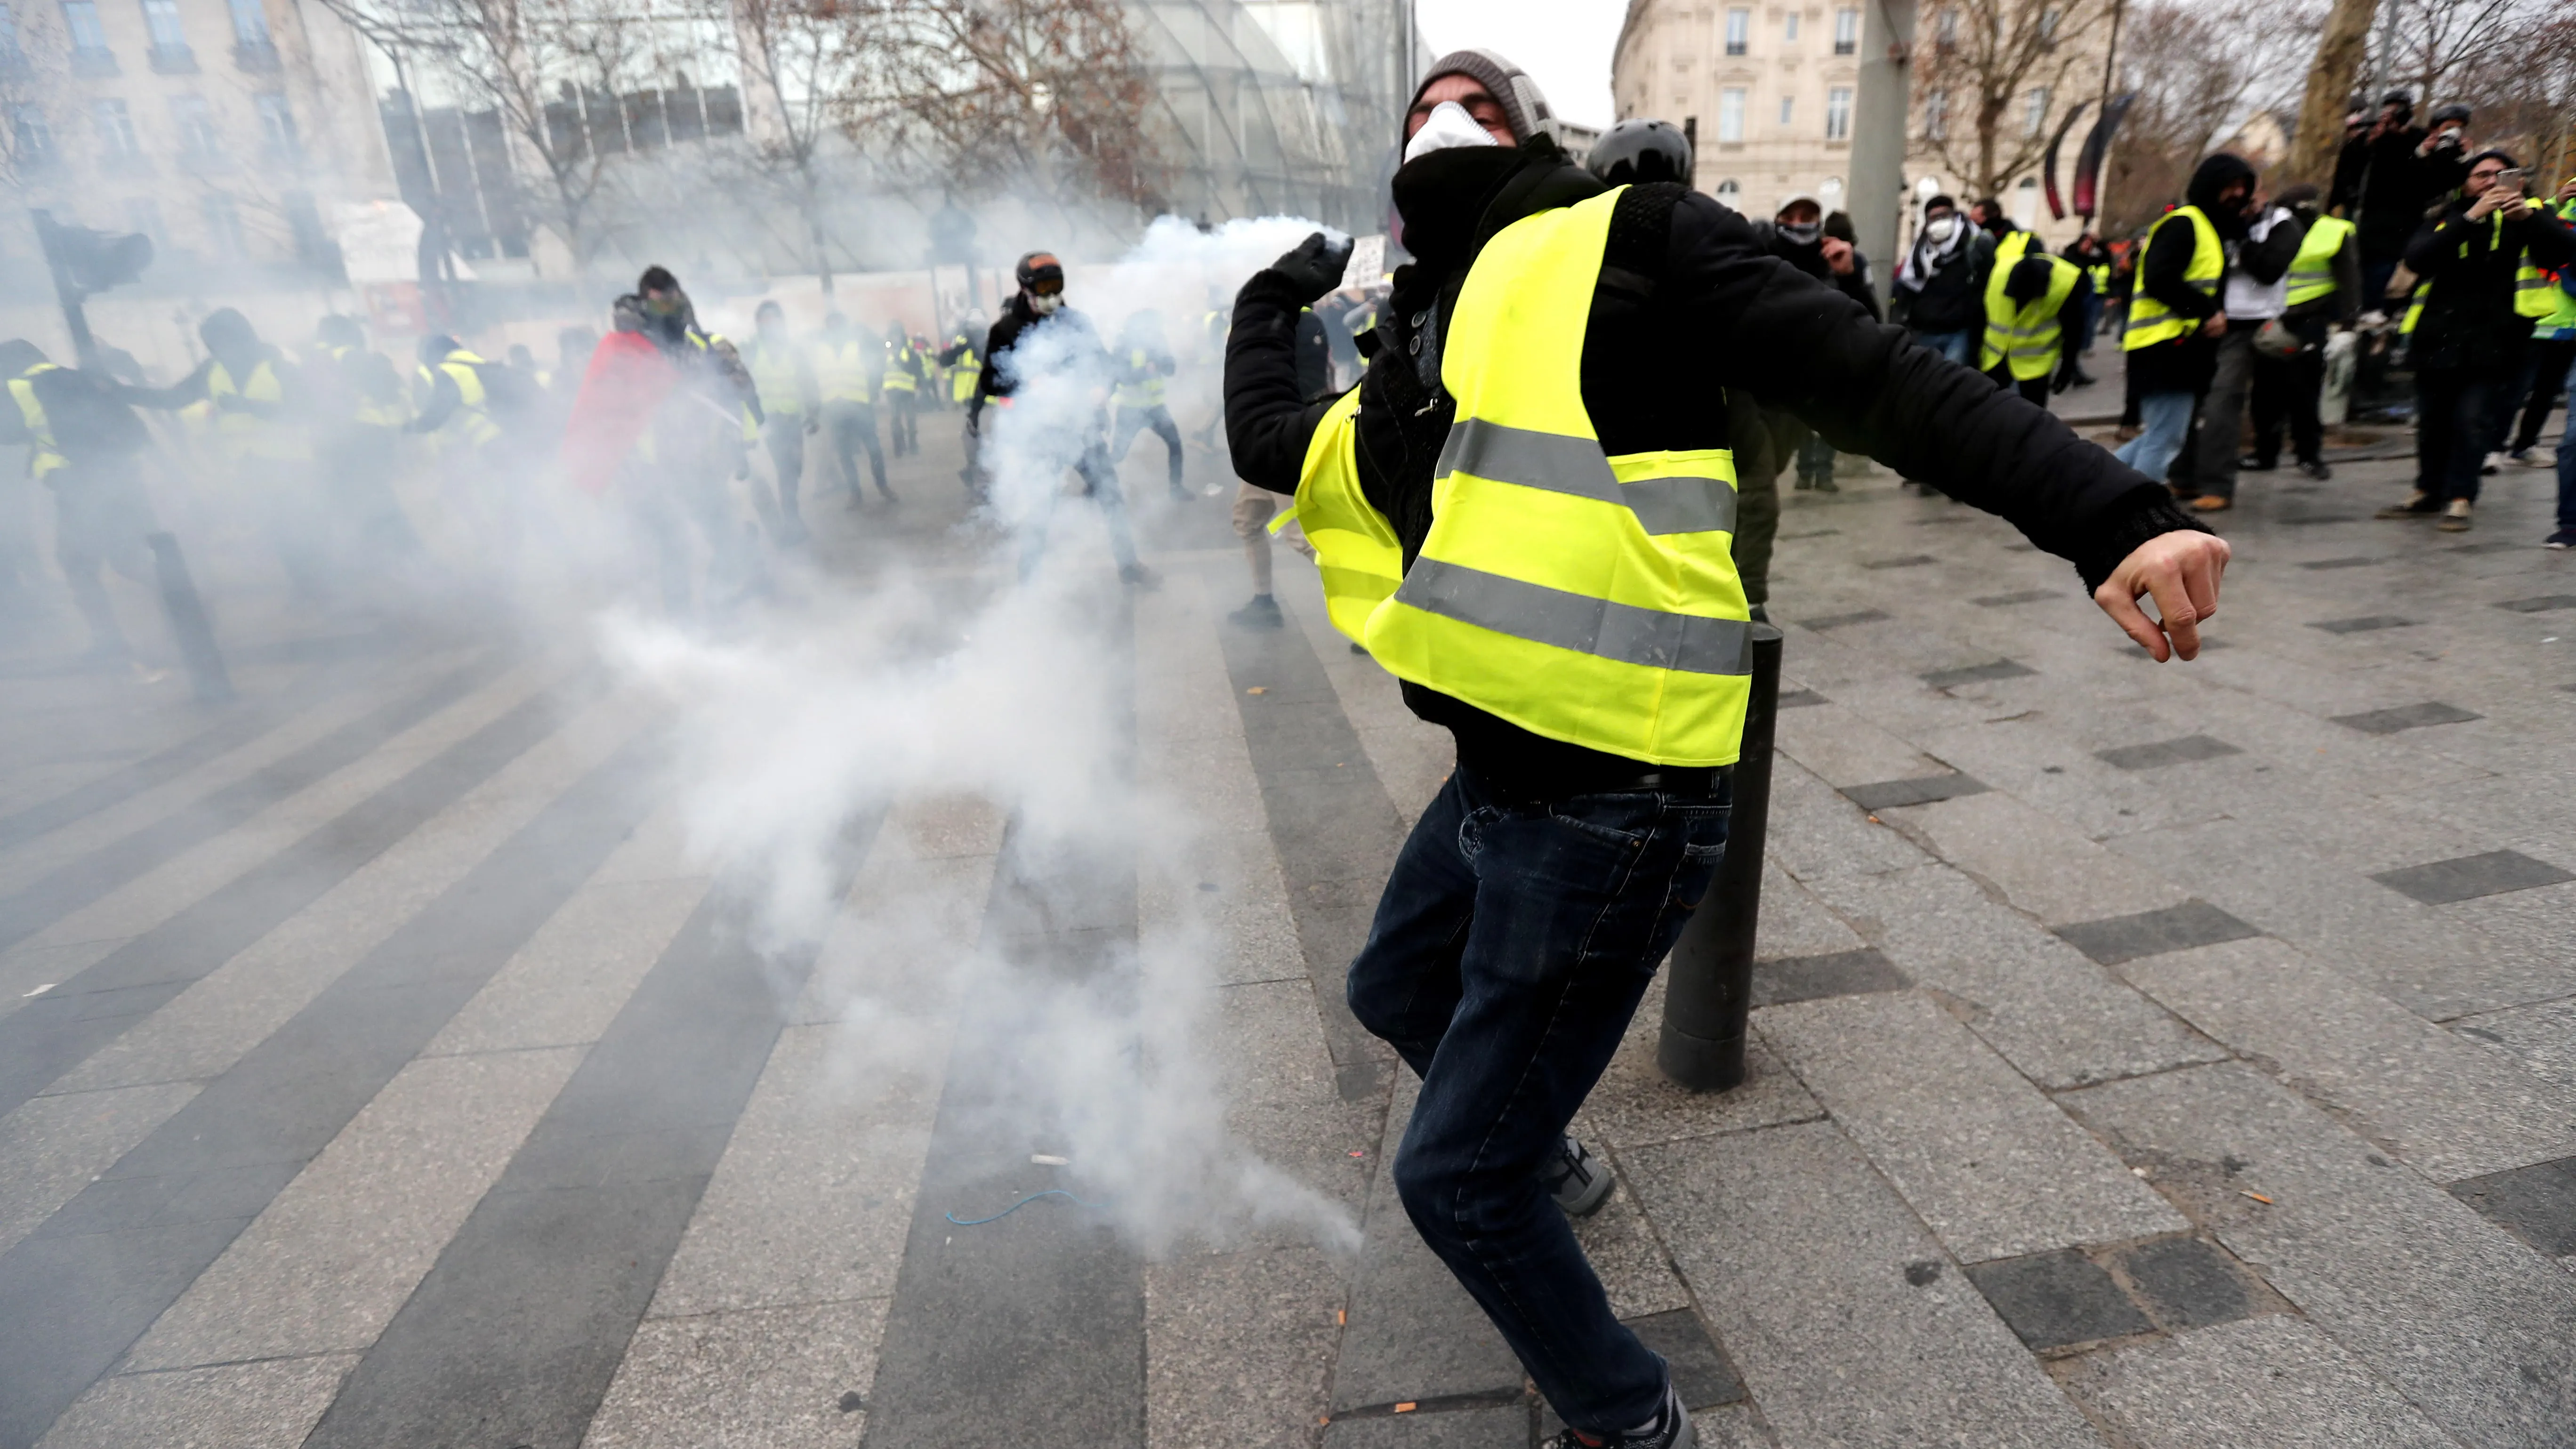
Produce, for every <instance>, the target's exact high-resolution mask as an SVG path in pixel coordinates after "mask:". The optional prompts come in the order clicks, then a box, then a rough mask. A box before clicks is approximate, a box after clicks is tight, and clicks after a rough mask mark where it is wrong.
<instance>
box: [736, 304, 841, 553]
mask: <svg viewBox="0 0 2576 1449" xmlns="http://www.w3.org/2000/svg"><path fill="white" fill-rule="evenodd" d="M742 361H743V365H744V366H745V367H748V368H750V369H751V381H752V386H753V387H755V388H756V389H758V390H759V393H760V407H761V412H762V413H763V414H764V415H765V417H766V419H767V421H765V422H763V423H762V424H761V427H760V437H761V442H762V443H763V444H764V445H766V446H767V448H768V449H769V463H770V467H771V468H772V469H773V470H774V471H775V472H776V473H777V475H778V525H779V539H778V541H779V542H780V543H781V544H796V543H802V542H804V540H805V539H806V538H807V536H808V533H807V530H806V527H805V517H804V515H803V514H802V513H800V512H798V511H797V507H796V490H797V485H798V484H799V483H800V482H801V481H802V480H803V479H804V477H805V435H806V434H808V433H811V432H814V431H816V430H817V429H819V428H821V427H822V425H823V424H822V411H823V399H822V394H821V392H820V391H819V390H818V389H817V388H816V386H815V382H814V359H813V356H812V354H811V353H810V351H809V350H808V349H807V348H805V347H803V346H802V345H800V344H799V343H798V342H797V341H796V339H795V338H794V337H792V336H790V335H789V333H788V331H787V313H786V310H785V309H783V308H781V307H780V306H779V305H778V304H777V303H776V302H763V303H761V304H760V307H759V309H758V310H757V311H755V312H753V313H752V337H751V345H750V346H749V347H746V348H744V349H743V353H742Z"/></svg>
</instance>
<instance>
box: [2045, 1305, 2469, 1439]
mask: <svg viewBox="0 0 2576 1449" xmlns="http://www.w3.org/2000/svg"><path fill="white" fill-rule="evenodd" d="M2066 1389H2067V1392H2068V1393H2070V1394H2073V1395H2074V1396H2075V1398H2076V1400H2077V1401H2078V1402H2080V1403H2082V1404H2083V1405H2084V1406H2085V1407H2086V1408H2087V1409H2089V1410H2091V1411H2092V1412H2093V1413H2094V1414H2095V1415H2096V1416H2097V1417H2099V1418H2100V1419H2102V1420H2103V1421H2104V1422H2106V1423H2108V1424H2110V1425H2111V1426H2113V1427H2114V1428H2116V1429H2117V1430H2119V1432H2120V1434H2121V1436H2122V1437H2123V1438H2124V1439H2125V1440H2126V1441H2127V1442H2129V1443H2131V1444H2134V1445H2136V1446H2138V1449H2241V1446H2244V1445H2253V1444H2260V1445H2264V1446H2267V1449H2455V1445H2456V1443H2457V1441H2455V1440H2453V1439H2452V1438H2451V1436H2449V1435H2447V1434H2445V1433H2443V1432H2442V1431H2441V1430H2439V1429H2437V1428H2435V1427H2434V1426H2433V1425H2432V1424H2430V1423H2428V1422H2426V1420H2425V1418H2424V1416H2423V1415H2422V1414H2421V1413H2420V1412H2418V1411H2417V1410H2416V1408H2415V1406H2414V1405H2413V1404H2410V1403H2408V1402H2407V1401H2406V1399H2405V1397H2404V1396H2403V1395H2401V1394H2399V1393H2398V1392H2397V1391H2396V1390H2395V1389H2392V1388H2390V1387H2389V1386H2388V1384H2387V1383H2386V1382H2385V1381H2383V1380H2381V1379H2380V1378H2379V1377H2378V1376H2376V1375H2374V1374H2373V1373H2371V1371H2370V1370H2369V1369H2368V1368H2367V1367H2365V1366H2364V1365H2363V1364H2362V1363H2361V1362H2360V1361H2359V1360H2357V1359H2355V1358H2354V1357H2353V1356H2352V1355H2351V1354H2350V1353H2347V1352H2345V1351H2344V1349H2343V1348H2342V1347H2340V1346H2339V1345H2337V1344H2336V1343H2335V1341H2334V1340H2333V1339H2332V1338H2329V1337H2328V1336H2326V1335H2325V1334H2324V1333H2322V1332H2319V1331H2318V1329H2317V1327H2316V1326H2315V1325H2314V1324H2311V1323H2308V1322H2306V1321H2304V1320H2302V1319H2297V1318H2289V1317H2282V1316H2278V1315H2275V1316H2271V1317H2265V1318H2255V1319H2248V1320H2246V1321H2245V1322H2242V1323H2233V1324H2229V1325H2226V1326H2225V1327H2220V1328H2209V1329H2203V1330H2201V1331H2199V1332H2196V1333H2186V1334H2182V1335H2180V1336H2178V1337H2174V1338H2168V1339H2159V1340H2151V1341H2148V1342H2143V1343H2134V1344H2124V1345H2122V1346H2120V1347H2118V1348H2114V1349H2111V1350H2109V1351H2108V1352H2105V1353H2099V1354H2094V1355H2090V1356H2088V1357H2086V1358H2083V1359H2080V1360H2078V1361H2077V1362H2076V1363H2075V1364H2073V1365H2070V1367H2069V1371H2068V1373H2067V1375H2066Z"/></svg>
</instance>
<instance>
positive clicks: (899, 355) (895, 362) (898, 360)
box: [885, 340, 920, 392]
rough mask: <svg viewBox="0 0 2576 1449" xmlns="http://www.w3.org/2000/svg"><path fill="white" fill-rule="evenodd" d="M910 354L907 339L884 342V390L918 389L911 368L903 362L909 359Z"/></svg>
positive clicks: (909, 390) (907, 390)
mask: <svg viewBox="0 0 2576 1449" xmlns="http://www.w3.org/2000/svg"><path fill="white" fill-rule="evenodd" d="M912 356H913V351H912V343H911V342H910V341H909V340H906V341H903V342H900V343H896V342H889V343H887V344H886V371H885V390H886V391H888V392H914V391H918V390H919V388H920V384H919V383H918V382H916V381H915V380H914V378H913V375H912V369H910V368H908V367H906V366H904V363H905V362H907V361H909V360H910V359H911V358H912Z"/></svg>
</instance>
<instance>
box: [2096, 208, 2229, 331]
mask: <svg viewBox="0 0 2576 1449" xmlns="http://www.w3.org/2000/svg"><path fill="white" fill-rule="evenodd" d="M2177 221H2179V222H2183V223H2184V224H2186V225H2188V226H2189V227H2190V228H2191V264H2190V265H2189V266H2186V267H2184V268H2183V273H2182V279H2183V280H2184V281H2185V282H2187V283H2189V284H2190V285H2191V289H2192V290H2193V291H2195V292H2198V293H2200V294H2201V295H2202V296H2204V297H2215V296H2217V295H2218V281H2219V278H2221V277H2223V276H2225V275H2226V274H2227V248H2226V247H2224V246H2222V245H2220V243H2219V240H2218V228H2217V227H2215V226H2213V225H2211V224H2210V220H2209V218H2208V217H2207V216H2206V215H2204V214H2202V212H2201V209H2200V208H2199V207H2197V206H2185V207H2178V208H2176V209H2175V210H2172V211H2168V212H2166V213H2165V214H2164V215H2162V216H2160V217H2158V218H2156V224H2155V225H2154V226H2151V227H2149V228H2147V241H2146V245H2145V246H2142V247H2140V248H2139V249H2138V285H2137V287H2136V288H2135V289H2133V290H2132V291H2131V292H2130V294H2129V326H2128V330H2127V331H2125V332H2123V333H2122V334H2121V335H2120V350H2121V351H2122V352H2135V351H2137V350H2138V349H2139V348H2141V347H2153V346H2155V345H2156V344H2157V343H2159V342H2171V341H2173V340H2174V339H2175V338H2177V337H2188V336H2190V335H2191V334H2192V333H2193V332H2194V331H2196V330H2198V329H2199V327H2200V321H2199V319H2197V318H2193V317H2185V316H2183V315H2182V314H2181V313H2179V312H2176V311H2174V310H2173V309H2172V308H2171V307H2168V306H2166V305H2165V304H2164V303H2162V302H2159V301H2157V300H2156V299H2155V298H2154V297H2152V296H2150V295H2148V293H2147V287H2146V274H2147V252H2148V251H2149V250H2150V249H2152V248H2153V247H2154V246H2155V244H2156V233H2157V232H2160V231H2162V230H2164V229H2165V228H2166V227H2169V226H2171V225H2173V224H2174V223H2175V222H2177Z"/></svg>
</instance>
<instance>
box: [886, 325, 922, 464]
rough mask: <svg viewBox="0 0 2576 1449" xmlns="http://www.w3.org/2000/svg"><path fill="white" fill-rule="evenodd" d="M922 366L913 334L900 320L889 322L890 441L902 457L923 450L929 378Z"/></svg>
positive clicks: (887, 339)
mask: <svg viewBox="0 0 2576 1449" xmlns="http://www.w3.org/2000/svg"><path fill="white" fill-rule="evenodd" d="M923 373H924V369H923V367H922V365H921V349H920V348H918V347H915V346H913V345H912V337H911V335H910V334H908V333H906V332H905V331H904V330H903V324H902V323H900V322H888V323H887V324H886V330H885V374H884V375H885V400H886V409H887V411H886V441H887V442H890V443H892V444H893V445H894V455H895V456H896V457H898V458H901V457H905V456H908V455H910V454H913V453H918V452H920V451H921V432H920V423H919V414H920V411H921V385H922V383H923V382H924V381H926V379H925V378H924V376H923Z"/></svg>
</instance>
